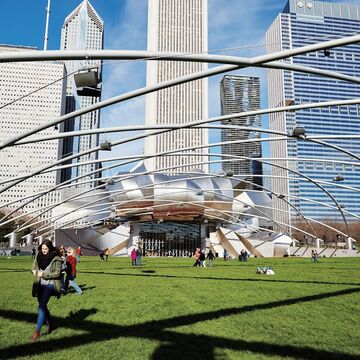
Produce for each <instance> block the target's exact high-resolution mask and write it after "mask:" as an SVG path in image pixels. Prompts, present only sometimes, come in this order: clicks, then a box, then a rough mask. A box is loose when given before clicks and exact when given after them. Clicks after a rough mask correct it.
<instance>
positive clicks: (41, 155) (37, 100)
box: [0, 45, 66, 216]
mask: <svg viewBox="0 0 360 360" xmlns="http://www.w3.org/2000/svg"><path fill="white" fill-rule="evenodd" d="M26 50H32V51H33V50H36V49H34V48H29V47H23V46H5V45H1V46H0V51H14V52H15V51H26ZM64 77H65V67H64V64H63V63H60V62H49V61H47V62H13V63H2V64H0V104H1V105H0V142H3V141H5V140H8V139H9V138H12V137H14V136H16V135H17V134H23V133H25V132H26V131H29V130H32V129H34V128H36V127H38V126H41V125H44V124H46V123H47V122H49V121H50V120H52V119H56V118H58V117H59V116H62V115H63V114H64V113H65V92H66V80H65V78H64ZM55 80H59V81H55ZM49 84H51V85H49ZM36 90H37V91H36ZM29 93H31V95H29V96H25V97H24V95H26V94H29ZM63 130H64V126H63V124H60V125H59V126H56V127H51V128H48V129H46V130H43V131H41V132H40V133H39V134H38V135H39V136H41V135H42V136H46V135H55V134H56V133H58V132H62V131H63ZM62 152H63V147H62V140H49V141H42V142H37V143H29V144H24V145H18V146H10V147H7V148H5V149H3V150H1V151H0V166H1V172H0V181H1V182H2V181H5V180H9V179H16V178H17V177H19V176H21V175H29V174H31V173H33V172H34V171H36V170H37V169H39V168H42V167H43V166H45V165H48V164H51V163H54V162H55V161H57V160H58V159H60V158H61V156H62ZM59 182H60V173H59V171H53V172H46V173H41V174H39V175H36V176H34V177H32V178H30V179H27V180H25V181H23V182H21V183H19V184H17V185H15V186H13V187H12V188H10V189H8V190H6V191H4V192H2V193H0V208H1V209H6V208H7V207H8V208H9V209H15V208H17V207H19V205H20V204H23V203H24V201H23V199H24V198H25V197H28V196H31V195H35V194H37V193H39V192H41V191H44V190H46V189H49V188H51V187H53V186H55V185H56V184H58V183H59ZM7 185H9V183H4V184H3V185H2V186H0V190H1V188H2V189H4V187H5V186H7ZM52 196H56V194H55V195H54V194H53V193H51V195H48V196H47V197H46V199H47V200H46V203H44V200H43V199H42V200H41V203H40V202H39V201H35V202H31V203H30V204H28V205H26V206H25V207H24V209H23V211H24V212H25V213H26V212H29V211H32V210H36V209H38V208H39V207H40V206H43V205H49V204H51V203H54V202H55V201H56V199H54V198H52ZM15 200H18V201H19V202H17V203H15V204H12V205H7V204H9V203H10V202H13V201H15ZM48 216H50V214H48Z"/></svg>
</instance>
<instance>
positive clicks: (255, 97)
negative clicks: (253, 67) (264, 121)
mask: <svg viewBox="0 0 360 360" xmlns="http://www.w3.org/2000/svg"><path fill="white" fill-rule="evenodd" d="M220 99H221V115H230V114H236V113H240V112H246V111H252V110H259V109H260V79H259V78H258V77H252V76H240V75H225V76H224V77H223V78H222V80H221V82H220ZM222 124H223V125H238V126H242V127H244V126H245V127H260V126H261V117H260V116H259V115H253V116H246V117H241V118H232V119H228V120H223V121H222ZM260 137H261V136H260V133H259V132H256V131H246V130H240V129H231V128H229V129H222V130H221V141H222V142H232V141H237V140H250V139H254V140H255V139H259V138H260ZM221 153H222V154H226V155H232V156H238V157H239V159H238V160H236V161H226V159H229V160H230V159H231V158H230V157H227V158H224V159H223V162H222V168H223V170H230V171H232V172H233V174H235V175H244V178H245V179H246V180H247V181H249V182H250V184H248V188H249V189H253V188H255V187H256V185H260V186H262V178H261V175H262V166H261V163H260V162H258V161H256V160H252V159H256V158H260V157H261V143H260V142H256V141H254V142H248V143H244V144H241V143H230V144H224V145H222V146H221ZM232 160H235V159H232ZM252 175H259V176H252Z"/></svg>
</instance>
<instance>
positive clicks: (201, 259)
mask: <svg viewBox="0 0 360 360" xmlns="http://www.w3.org/2000/svg"><path fill="white" fill-rule="evenodd" d="M194 258H195V263H194V265H193V266H194V267H197V266H200V267H206V259H208V260H209V267H212V263H213V260H214V259H215V255H214V254H213V252H212V251H211V250H209V253H208V254H207V255H206V256H205V250H201V251H200V248H196V249H195V252H194Z"/></svg>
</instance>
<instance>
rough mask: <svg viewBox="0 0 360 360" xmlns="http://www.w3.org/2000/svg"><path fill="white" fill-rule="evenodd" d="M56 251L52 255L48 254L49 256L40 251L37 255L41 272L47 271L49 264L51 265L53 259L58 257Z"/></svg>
mask: <svg viewBox="0 0 360 360" xmlns="http://www.w3.org/2000/svg"><path fill="white" fill-rule="evenodd" d="M56 255H57V254H56V251H54V252H52V253H48V254H47V255H44V254H43V253H42V251H39V253H38V255H37V260H36V261H37V263H38V267H39V269H40V270H45V269H46V268H47V267H48V266H49V264H50V263H51V261H52V259H53V258H54V257H55V256H56Z"/></svg>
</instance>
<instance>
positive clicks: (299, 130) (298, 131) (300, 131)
mask: <svg viewBox="0 0 360 360" xmlns="http://www.w3.org/2000/svg"><path fill="white" fill-rule="evenodd" d="M305 133H306V131H305V128H303V127H294V128H293V130H292V133H291V136H293V137H297V138H298V137H301V136H305Z"/></svg>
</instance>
